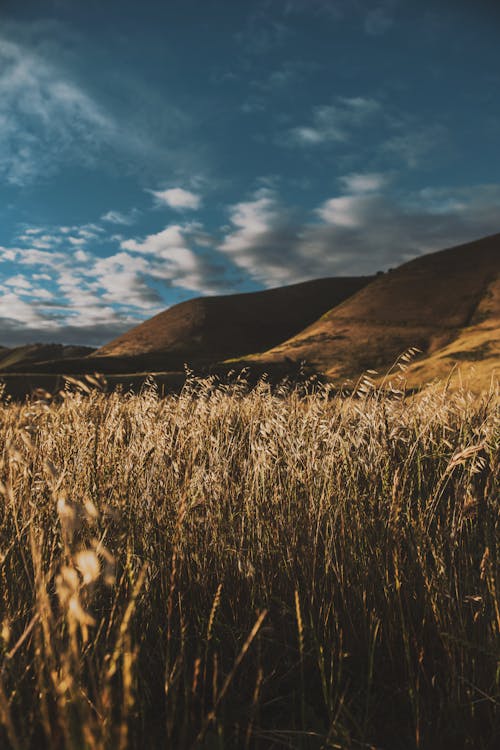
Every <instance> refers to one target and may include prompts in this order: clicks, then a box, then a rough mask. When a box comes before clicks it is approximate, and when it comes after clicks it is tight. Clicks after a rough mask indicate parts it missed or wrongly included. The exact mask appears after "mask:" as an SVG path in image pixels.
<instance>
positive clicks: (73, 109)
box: [0, 37, 116, 185]
mask: <svg viewBox="0 0 500 750" xmlns="http://www.w3.org/2000/svg"><path fill="white" fill-rule="evenodd" d="M115 134H116V127H115V123H114V121H113V119H112V118H111V117H110V116H109V114H108V113H106V112H105V111H103V109H102V108H101V107H100V106H99V105H98V104H97V103H96V102H95V101H94V100H93V99H92V98H91V97H90V96H89V95H88V94H86V93H85V92H84V91H83V90H82V89H81V88H79V87H78V86H76V85H75V84H74V83H73V82H71V81H70V80H66V79H65V78H64V77H63V76H62V75H61V74H60V73H59V72H58V71H57V70H56V69H54V68H53V66H52V65H51V64H50V63H48V62H47V61H45V60H44V59H42V58H41V57H40V56H39V55H37V54H35V53H34V52H32V51H31V50H29V49H27V48H26V47H24V46H22V45H21V44H20V43H16V42H13V41H9V40H7V39H5V38H2V37H0V175H1V176H2V177H3V179H4V180H5V181H7V182H8V183H12V184H17V185H23V184H26V183H29V182H31V181H33V180H34V179H36V178H46V177H47V176H48V175H50V174H51V173H53V172H54V171H55V170H56V169H57V168H58V166H60V164H61V162H62V161H64V162H65V163H68V162H69V163H75V162H79V163H85V164H90V163H93V162H95V159H96V158H97V155H98V154H99V151H100V149H101V148H102V147H103V146H104V145H105V144H109V145H110V144H112V142H113V138H114V136H115Z"/></svg>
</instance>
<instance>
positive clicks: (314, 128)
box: [279, 96, 381, 147]
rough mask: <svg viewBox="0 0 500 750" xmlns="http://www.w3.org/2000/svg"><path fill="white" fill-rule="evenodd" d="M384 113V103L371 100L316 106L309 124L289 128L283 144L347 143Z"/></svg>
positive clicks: (344, 100) (340, 99) (345, 100)
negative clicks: (357, 130) (372, 120)
mask: <svg viewBox="0 0 500 750" xmlns="http://www.w3.org/2000/svg"><path fill="white" fill-rule="evenodd" d="M380 111H381V106H380V103H379V102H378V101H376V100H375V99H372V98H370V97H361V96H356V97H338V98H337V99H336V101H335V103H334V104H330V105H322V106H318V107H315V108H314V110H313V113H312V117H311V120H310V121H309V122H307V123H304V124H302V125H299V126H295V127H293V128H291V129H289V130H288V131H287V133H285V136H284V137H280V140H279V142H280V143H281V144H282V145H286V146H304V147H306V146H318V145H321V144H325V143H331V142H332V141H333V142H335V141H338V142H342V141H347V140H349V139H350V138H351V136H352V133H353V130H354V129H357V128H360V127H361V126H363V125H365V124H366V123H367V122H369V121H370V120H371V119H372V118H373V117H374V116H376V115H377V114H379V112H380Z"/></svg>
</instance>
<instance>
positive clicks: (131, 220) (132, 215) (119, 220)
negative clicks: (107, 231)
mask: <svg viewBox="0 0 500 750" xmlns="http://www.w3.org/2000/svg"><path fill="white" fill-rule="evenodd" d="M138 216H139V211H138V210H137V209H136V208H133V209H132V210H131V211H129V212H128V213H123V212H122V211H107V212H106V213H105V214H103V215H102V216H101V221H106V222H108V223H109V224H120V225H122V226H131V225H132V224H135V222H136V221H137V218H138Z"/></svg>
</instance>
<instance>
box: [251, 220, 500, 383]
mask: <svg viewBox="0 0 500 750" xmlns="http://www.w3.org/2000/svg"><path fill="white" fill-rule="evenodd" d="M499 272H500V234H497V235H493V236H490V237H485V238H483V239H480V240H477V241H475V242H470V243H467V244H464V245H460V246H458V247H453V248H448V249H446V250H442V251H440V252H436V253H431V254H428V255H423V256H421V257H418V258H416V259H415V260H412V261H410V262H408V263H405V264H404V265H402V266H400V267H399V268H397V269H395V270H392V271H390V272H388V273H385V274H383V275H381V276H378V277H377V278H375V279H374V280H373V281H372V282H371V283H370V284H368V285H367V286H365V287H364V288H363V289H361V290H360V291H359V292H357V293H356V294H354V295H353V296H351V297H350V298H349V299H347V300H345V301H344V302H343V303H341V304H339V305H337V306H336V307H335V308H333V309H332V310H330V311H329V312H327V313H326V314H324V315H323V316H322V317H321V318H320V319H319V320H317V321H315V322H314V323H313V324H312V325H310V326H308V327H307V328H306V329H305V330H304V331H301V332H300V333H299V334H297V335H295V336H293V337H291V338H290V339H288V340H287V341H285V342H283V343H281V344H279V345H278V346H276V347H274V348H272V349H270V350H269V351H267V352H265V353H263V354H260V355H257V356H254V357H251V358H248V362H249V364H251V363H252V362H254V363H259V365H260V366H263V365H264V366H265V365H266V364H268V365H269V366H273V365H275V364H276V363H278V362H282V361H285V360H306V361H307V362H308V363H310V364H311V365H312V366H314V367H315V368H316V369H317V370H319V371H321V372H324V373H326V374H327V375H328V376H329V377H330V378H331V379H332V380H333V381H335V382H341V381H344V380H346V379H348V378H355V377H357V376H359V374H360V373H362V372H363V371H364V370H366V369H376V370H378V371H379V372H381V373H383V372H385V371H386V370H387V369H388V368H389V367H390V366H391V365H392V364H393V363H394V361H395V360H396V358H397V357H398V356H399V355H400V354H401V353H402V352H403V351H405V350H406V349H408V348H409V347H418V348H419V349H421V350H422V353H423V354H422V357H421V358H420V361H418V362H415V363H414V364H413V365H412V366H411V367H410V368H409V370H408V377H409V381H410V383H411V384H413V385H420V384H422V383H423V382H425V381H427V380H429V379H430V378H433V377H446V376H447V375H448V374H449V372H450V369H451V368H452V367H453V365H454V364H457V365H460V368H461V369H462V370H463V369H464V368H465V369H466V370H468V371H470V369H471V366H473V367H474V368H475V374H474V377H475V378H476V379H478V381H480V382H481V383H485V382H486V381H487V380H488V378H489V377H491V373H492V372H493V369H494V368H495V367H497V368H498V366H499V364H500V358H499V355H500V289H499V284H500V282H499Z"/></svg>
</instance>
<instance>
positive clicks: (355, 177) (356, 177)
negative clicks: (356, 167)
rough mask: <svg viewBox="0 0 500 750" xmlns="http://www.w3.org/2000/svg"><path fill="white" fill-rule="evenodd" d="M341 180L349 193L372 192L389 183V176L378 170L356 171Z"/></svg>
mask: <svg viewBox="0 0 500 750" xmlns="http://www.w3.org/2000/svg"><path fill="white" fill-rule="evenodd" d="M340 182H341V184H342V187H343V188H344V190H346V191H347V192H348V193H356V194H357V193H371V192H373V191H376V190H381V189H382V188H383V187H384V186H385V185H386V184H387V177H386V175H383V174H380V173H378V172H370V173H359V172H354V173H352V174H347V175H344V176H343V177H341V178H340Z"/></svg>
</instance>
